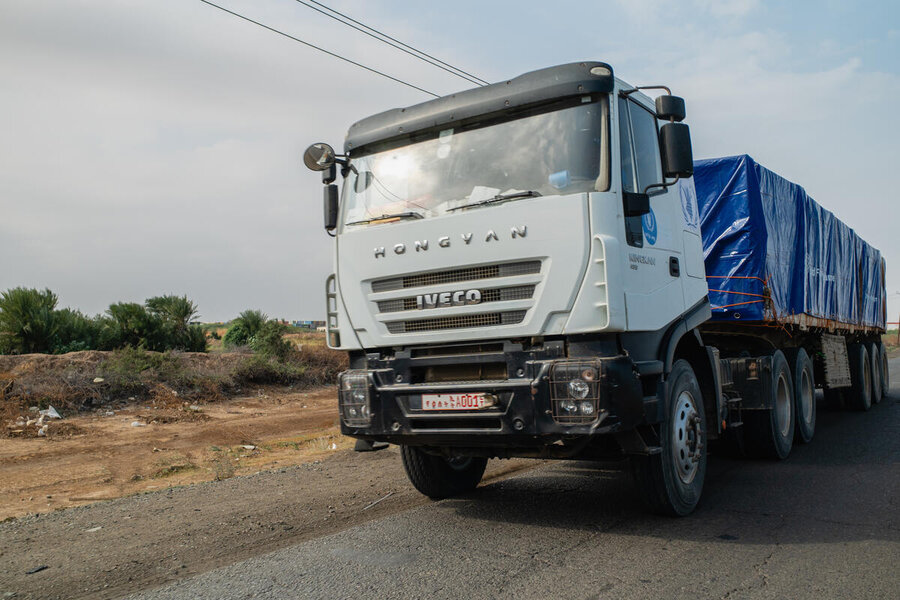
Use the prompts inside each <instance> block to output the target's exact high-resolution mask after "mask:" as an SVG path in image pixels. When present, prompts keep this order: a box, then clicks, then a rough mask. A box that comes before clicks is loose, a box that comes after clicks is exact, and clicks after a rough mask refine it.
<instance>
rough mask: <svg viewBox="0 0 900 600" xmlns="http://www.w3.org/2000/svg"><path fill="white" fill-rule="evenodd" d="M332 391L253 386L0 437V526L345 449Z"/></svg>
mask: <svg viewBox="0 0 900 600" xmlns="http://www.w3.org/2000/svg"><path fill="white" fill-rule="evenodd" d="M336 404H337V402H336V399H335V392H334V389H333V388H331V387H329V388H319V389H315V390H310V391H304V392H297V391H292V390H290V389H288V388H283V387H259V388H257V389H256V390H254V391H253V393H252V394H250V395H246V396H242V397H237V398H231V399H227V400H221V401H218V402H215V403H209V404H203V403H200V404H193V405H189V406H187V407H185V406H182V405H181V403H177V404H176V405H174V407H169V406H166V405H157V406H152V405H151V406H143V405H140V404H138V405H133V406H128V407H127V408H124V409H119V410H108V409H100V410H98V411H96V412H91V413H87V414H80V415H76V416H71V417H67V418H64V419H62V420H54V421H53V422H52V423H51V429H50V432H51V435H49V436H47V437H31V438H15V437H14V438H0V481H2V482H3V484H2V486H0V519H6V518H10V517H19V516H23V515H26V514H29V513H39V512H48V511H52V510H56V509H59V508H66V507H71V506H77V505H81V504H87V503H90V502H96V501H97V500H108V499H112V498H118V497H121V496H125V495H128V494H134V493H137V492H144V491H150V490H154V489H161V488H167V487H171V486H173V485H185V484H188V483H196V482H200V481H210V480H214V479H228V478H229V477H232V476H234V475H243V474H248V473H255V472H257V471H260V470H264V469H272V468H278V467H281V466H289V465H295V464H299V463H304V462H309V461H311V460H315V459H316V458H321V457H323V456H327V455H328V454H331V453H333V452H335V451H336V450H339V449H344V448H348V447H350V446H351V445H352V440H349V439H347V438H342V437H341V436H340V432H339V430H338V427H337V418H338V417H337V409H336Z"/></svg>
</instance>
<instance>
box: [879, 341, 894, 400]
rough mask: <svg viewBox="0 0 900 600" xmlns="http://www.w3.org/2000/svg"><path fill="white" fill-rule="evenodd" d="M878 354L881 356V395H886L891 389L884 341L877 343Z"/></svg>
mask: <svg viewBox="0 0 900 600" xmlns="http://www.w3.org/2000/svg"><path fill="white" fill-rule="evenodd" d="M878 356H880V357H881V395H882V396H887V395H888V392H890V391H891V372H890V371H888V358H887V349H886V348H885V347H884V343H879V344H878Z"/></svg>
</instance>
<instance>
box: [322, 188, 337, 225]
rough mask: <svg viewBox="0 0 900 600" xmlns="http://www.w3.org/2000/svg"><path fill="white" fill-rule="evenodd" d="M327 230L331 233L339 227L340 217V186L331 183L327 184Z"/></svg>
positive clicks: (325, 202) (325, 203) (325, 205)
mask: <svg viewBox="0 0 900 600" xmlns="http://www.w3.org/2000/svg"><path fill="white" fill-rule="evenodd" d="M324 208H325V231H327V232H329V233H331V232H332V231H334V229H335V227H337V219H338V186H337V184H334V183H332V184H329V185H326V186H325V201H324Z"/></svg>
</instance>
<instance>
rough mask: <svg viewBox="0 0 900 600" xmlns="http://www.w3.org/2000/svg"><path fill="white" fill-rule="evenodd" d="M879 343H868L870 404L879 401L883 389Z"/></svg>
mask: <svg viewBox="0 0 900 600" xmlns="http://www.w3.org/2000/svg"><path fill="white" fill-rule="evenodd" d="M879 346H880V345H879V344H876V343H874V342H872V343H871V344H868V350H869V363H870V364H871V365H872V404H878V403H879V402H881V396H882V395H883V393H884V392H883V390H882V389H881V369H882V367H881V353H880V347H879Z"/></svg>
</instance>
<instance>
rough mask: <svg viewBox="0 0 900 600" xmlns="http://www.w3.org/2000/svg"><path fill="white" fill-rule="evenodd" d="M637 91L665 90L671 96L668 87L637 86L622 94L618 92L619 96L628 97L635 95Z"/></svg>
mask: <svg viewBox="0 0 900 600" xmlns="http://www.w3.org/2000/svg"><path fill="white" fill-rule="evenodd" d="M638 90H666V93H667V94H668V95H670V96H671V95H672V90H670V89H669V86H666V85H639V86H637V87H634V88H631V89H630V90H625V91H624V92H620V95H621V96H624V97H626V98H627V97H628V96H630V95H631V94H633V93H635V92H636V91H638Z"/></svg>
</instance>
